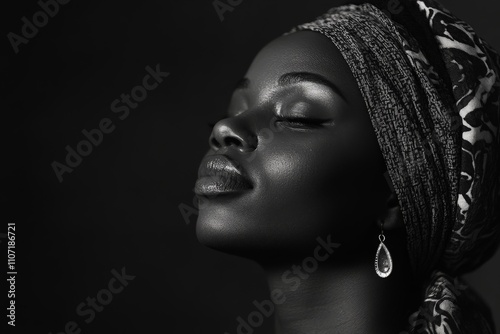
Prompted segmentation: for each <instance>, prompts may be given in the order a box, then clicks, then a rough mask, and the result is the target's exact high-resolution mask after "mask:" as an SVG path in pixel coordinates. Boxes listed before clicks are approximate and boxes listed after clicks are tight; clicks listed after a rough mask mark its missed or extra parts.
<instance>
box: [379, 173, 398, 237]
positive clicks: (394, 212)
mask: <svg viewBox="0 0 500 334" xmlns="http://www.w3.org/2000/svg"><path fill="white" fill-rule="evenodd" d="M384 177H385V180H386V182H387V186H388V188H389V189H390V191H389V193H388V196H387V198H386V201H385V207H384V208H383V210H381V213H380V215H379V217H378V221H377V225H378V226H377V227H378V228H380V224H381V223H383V224H384V230H388V231H390V230H395V229H399V228H404V224H403V215H402V213H401V207H400V206H399V201H398V198H397V196H396V192H395V191H394V186H393V184H392V181H391V179H390V177H389V174H388V173H387V172H386V173H384Z"/></svg>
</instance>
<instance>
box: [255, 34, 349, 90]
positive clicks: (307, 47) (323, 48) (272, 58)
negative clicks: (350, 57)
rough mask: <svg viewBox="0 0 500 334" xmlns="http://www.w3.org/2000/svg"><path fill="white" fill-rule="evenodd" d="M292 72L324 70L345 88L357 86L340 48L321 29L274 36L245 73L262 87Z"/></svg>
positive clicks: (257, 86)
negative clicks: (319, 30) (275, 37)
mask: <svg viewBox="0 0 500 334" xmlns="http://www.w3.org/2000/svg"><path fill="white" fill-rule="evenodd" d="M289 72H311V73H315V74H320V75H322V76H324V77H325V78H326V79H328V80H330V81H332V82H334V83H336V84H337V85H338V86H340V88H341V90H350V89H357V85H356V83H355V81H354V77H353V76H352V73H351V71H350V69H349V67H348V65H347V63H346V62H345V60H344V58H343V57H342V55H341V53H340V51H339V50H338V49H337V47H336V46H335V45H334V44H333V42H332V41H330V39H329V38H328V37H326V36H324V35H322V34H320V33H317V32H313V31H299V32H295V33H292V34H289V35H285V36H281V37H279V38H277V39H275V40H273V41H272V42H270V43H269V44H267V45H266V46H265V47H264V48H263V49H262V50H261V51H260V52H259V53H258V54H257V56H256V57H255V59H254V61H253V62H252V64H251V66H250V68H249V69H248V71H247V73H246V75H245V77H247V78H248V79H250V81H251V86H253V87H252V89H256V90H260V89H264V88H265V87H266V86H269V85H273V84H274V83H275V82H276V81H277V79H278V78H279V77H280V76H281V75H282V74H284V73H289ZM342 86H343V88H344V89H342ZM343 93H347V92H343Z"/></svg>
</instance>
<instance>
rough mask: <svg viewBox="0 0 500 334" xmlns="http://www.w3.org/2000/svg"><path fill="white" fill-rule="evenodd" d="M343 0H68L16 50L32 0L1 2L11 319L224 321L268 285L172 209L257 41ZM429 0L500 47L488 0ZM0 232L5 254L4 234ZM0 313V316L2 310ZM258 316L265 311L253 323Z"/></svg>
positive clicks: (497, 292)
mask: <svg viewBox="0 0 500 334" xmlns="http://www.w3.org/2000/svg"><path fill="white" fill-rule="evenodd" d="M343 2H345V1H335V0H331V1H296V2H293V3H290V2H289V1H284V0H280V1H272V2H271V1H264V0H254V1H250V0H247V1H243V2H242V3H241V4H239V5H237V6H235V7H234V10H233V11H231V12H229V11H228V12H225V13H224V20H223V21H221V20H220V18H219V16H218V15H217V13H216V11H215V9H214V7H213V3H212V1H210V0H207V1H185V2H182V1H151V0H150V1H107V2H100V1H78V0H73V1H71V2H69V3H68V4H65V5H60V8H59V12H58V13H57V14H56V15H55V16H54V17H53V18H50V19H49V22H48V24H47V25H46V26H44V27H42V28H39V32H38V34H37V35H36V36H35V37H33V38H31V39H30V40H29V42H28V43H27V44H26V45H24V44H23V45H20V47H19V52H18V53H17V54H16V53H15V52H14V51H13V48H12V47H11V45H10V43H9V40H8V39H7V37H6V36H7V34H8V33H9V32H14V33H16V34H21V27H22V24H23V23H22V21H21V18H22V17H23V16H26V17H27V18H28V19H29V20H30V21H32V16H33V14H35V13H36V12H37V11H39V10H40V7H39V5H38V4H37V2H36V1H34V0H30V1H16V2H15V3H8V4H7V3H4V4H3V5H2V9H1V10H0V12H1V20H0V22H1V27H2V31H1V33H2V34H3V35H2V36H4V37H2V43H1V46H0V47H1V54H0V56H1V59H0V67H1V68H0V70H1V73H2V74H1V78H2V80H1V85H2V86H1V94H2V98H1V105H2V108H1V109H2V116H3V117H4V118H3V121H2V125H3V127H4V131H3V133H2V139H3V140H2V149H3V150H4V153H3V154H2V156H3V157H4V158H3V159H2V160H3V167H4V168H2V170H3V172H2V187H1V188H2V198H1V200H2V207H4V209H3V210H2V213H3V214H2V227H1V229H0V231H1V232H6V230H7V223H8V222H15V223H16V226H17V230H16V253H17V271H18V276H17V282H16V292H17V293H16V305H17V308H16V325H17V326H16V328H15V330H14V331H12V332H13V333H28V332H29V333H35V331H36V333H49V332H52V333H54V334H55V333H59V332H62V331H63V330H64V326H65V324H66V323H67V322H68V321H76V322H77V323H78V324H79V326H80V328H81V330H82V332H81V333H148V332H154V333H158V332H165V333H210V334H211V333H220V334H223V333H224V332H228V333H231V334H232V333H236V326H237V323H236V318H237V317H238V316H242V317H246V316H247V315H248V314H249V313H250V312H251V311H253V310H254V306H253V305H252V301H253V300H263V299H266V298H268V296H267V290H266V284H265V281H264V277H263V275H262V272H261V269H260V268H259V267H258V266H257V265H256V264H255V263H253V262H250V261H248V260H245V259H241V258H237V257H234V256H230V255H226V254H222V253H219V252H216V251H213V250H210V249H207V248H205V247H203V246H201V245H199V244H198V242H197V241H196V237H195V233H194V227H195V220H196V215H192V216H190V217H189V219H187V220H186V219H184V217H183V216H182V215H181V213H180V210H179V205H180V204H183V205H184V206H185V207H187V206H190V207H193V192H192V188H193V186H194V182H195V179H196V173H197V168H198V164H199V161H200V159H201V157H202V156H203V154H204V153H205V151H206V149H207V148H208V141H207V139H208V135H209V128H208V126H207V124H208V123H209V122H212V121H214V120H216V119H217V118H218V117H219V116H220V115H222V114H223V113H224V112H225V109H226V106H227V103H228V99H229V95H230V92H231V88H232V87H233V84H234V83H235V82H236V81H237V80H238V79H239V78H240V77H241V76H242V75H243V74H244V72H245V70H246V68H247V66H248V65H249V63H250V62H251V60H252V58H253V57H254V56H255V54H256V53H257V52H258V50H259V49H260V48H261V47H262V46H263V45H264V44H265V43H267V42H269V41H270V40H271V39H273V38H275V37H277V36H279V35H280V34H282V33H284V32H286V31H288V30H289V29H290V28H291V27H292V26H294V25H296V24H298V23H303V22H306V21H310V20H312V19H314V18H315V17H316V16H317V15H319V14H321V13H322V12H324V11H325V10H327V9H328V8H330V7H332V6H335V5H338V4H341V3H343ZM442 3H443V4H445V5H446V6H447V7H448V8H449V9H451V10H452V11H453V12H454V13H455V14H456V15H457V16H459V17H461V18H463V19H465V20H466V21H467V22H469V23H470V24H471V25H472V26H473V27H474V28H475V29H476V30H477V31H478V33H479V34H480V35H481V36H482V37H483V38H485V39H486V40H487V41H489V42H490V43H491V44H492V45H493V46H494V47H496V48H497V49H500V29H499V26H498V20H499V18H500V11H499V9H498V4H496V3H495V1H486V0H477V1H474V2H473V3H471V2H470V1H452V0H446V1H444V0H443V1H442ZM492 3H494V5H496V8H493V7H492ZM156 64H160V68H161V70H162V71H165V72H169V73H170V75H169V77H168V78H166V79H165V80H164V81H163V82H162V83H161V84H160V85H159V86H158V88H156V89H155V90H153V91H150V92H148V96H147V98H146V99H145V100H144V101H143V102H141V103H140V104H139V106H138V107H137V108H136V109H133V110H131V112H130V115H129V117H128V118H126V119H123V120H120V119H119V118H118V117H117V116H118V114H115V113H113V112H112V111H111V109H110V104H111V102H112V101H113V100H115V99H117V98H119V97H120V94H122V93H126V94H130V91H131V90H132V88H133V87H135V86H137V85H139V84H141V82H142V79H143V77H144V76H145V75H146V74H147V72H146V70H145V67H146V66H148V65H149V66H151V67H153V68H154V67H155V66H156ZM103 118H110V119H111V120H112V121H113V124H114V125H115V126H116V127H115V130H114V131H113V132H112V133H109V134H105V135H104V137H103V141H102V143H101V144H100V145H99V146H97V147H94V148H93V151H92V153H91V154H90V155H88V156H87V157H84V158H83V161H82V163H81V164H80V165H79V166H77V167H76V168H75V169H74V171H73V172H72V173H70V174H69V173H66V174H64V176H63V182H62V183H60V182H59V181H58V179H57V177H56V176H55V173H54V171H53V169H52V167H51V163H52V162H53V161H59V162H61V163H64V159H65V156H66V150H65V147H66V145H69V146H71V147H73V148H76V145H77V143H78V142H79V141H81V140H83V139H85V138H84V136H83V135H82V133H81V131H82V130H83V129H87V130H91V129H94V128H97V127H98V125H99V122H100V120H101V119H103ZM1 245H2V253H4V254H6V250H5V247H4V246H5V239H2V244H1ZM374 252H375V250H374ZM1 259H4V256H2V257H1ZM2 261H4V260H2ZM495 261H496V262H495ZM499 264H500V256H498V255H497V257H496V259H494V260H493V261H490V262H489V263H488V265H487V266H485V267H484V268H483V269H481V270H480V271H479V272H477V273H475V274H473V275H471V276H469V280H470V281H471V283H473V284H474V285H475V286H476V287H477V288H478V289H479V290H480V291H482V292H483V294H484V296H485V297H486V298H488V300H489V301H490V303H496V306H495V305H493V304H491V305H492V306H495V307H496V309H495V311H494V312H495V315H496V317H497V319H499V315H500V289H499V288H498V284H497V283H496V282H498V279H499V278H500V272H499V269H498V268H499V267H500V265H499ZM123 267H125V270H126V272H127V274H129V275H134V276H135V279H134V280H132V281H131V282H130V283H129V285H128V286H127V287H125V288H124V290H123V291H122V292H121V293H118V294H116V295H114V296H113V300H112V301H111V302H110V303H109V304H108V305H106V306H105V307H104V310H103V311H102V312H98V313H96V317H95V319H94V320H93V321H92V322H90V323H89V324H87V323H85V322H84V318H83V317H81V316H79V315H77V313H76V311H75V310H76V307H77V305H79V304H80V303H82V302H85V300H86V298H87V297H95V296H96V295H97V294H98V292H99V291H100V290H101V289H103V288H106V287H107V286H108V282H109V281H110V279H111V278H112V277H113V275H112V273H111V270H112V269H116V270H117V271H120V270H121V268H123ZM1 275H2V276H1V277H2V282H3V283H2V284H0V287H1V289H2V291H0V295H2V296H5V295H4V294H6V293H7V285H6V284H4V283H5V271H4V270H3V271H2V274H1ZM5 300H6V298H5V297H2V302H5ZM5 305H6V304H2V310H4V311H2V312H5V314H6V311H5V307H6V306H5ZM4 306H5V307H4ZM1 319H2V323H5V322H6V321H7V320H6V317H5V315H4V314H3V313H2V315H1ZM2 325H3V324H2ZM271 329H272V319H267V320H266V321H265V322H264V325H263V326H262V327H260V328H257V329H256V330H255V333H270V330H271ZM11 330H12V328H11Z"/></svg>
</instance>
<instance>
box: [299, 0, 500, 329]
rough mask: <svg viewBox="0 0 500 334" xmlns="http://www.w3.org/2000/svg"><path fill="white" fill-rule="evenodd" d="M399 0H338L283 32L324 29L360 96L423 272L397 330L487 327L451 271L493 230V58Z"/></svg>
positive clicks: (483, 254) (469, 33) (498, 143)
mask: <svg viewBox="0 0 500 334" xmlns="http://www.w3.org/2000/svg"><path fill="white" fill-rule="evenodd" d="M402 5H403V6H404V7H405V8H404V9H405V13H406V14H405V15H407V16H405V17H404V18H398V17H397V16H398V15H394V17H392V18H389V17H388V16H387V15H386V14H385V13H384V12H383V11H382V10H380V9H378V8H377V7H376V6H374V5H372V4H361V5H345V6H341V7H336V8H332V9H330V10H329V11H328V12H327V13H326V14H324V15H322V16H320V17H319V18H318V19H317V20H315V21H314V22H311V23H307V24H303V25H300V26H298V27H296V28H294V29H293V30H292V31H291V32H294V31H299V30H312V31H317V32H319V33H321V34H323V35H325V36H327V37H328V38H329V39H330V40H331V41H332V42H333V43H334V44H335V45H336V47H337V48H338V49H339V50H340V52H341V54H342V55H343V57H344V59H345V60H346V62H347V64H348V65H349V67H350V69H351V71H352V73H353V75H354V77H355V79H356V81H357V83H358V86H359V88H360V91H361V94H362V96H363V98H364V100H365V103H366V106H367V109H368V112H369V114H370V118H371V121H372V124H373V127H374V129H375V133H376V135H377V139H378V143H379V145H380V148H381V150H382V154H383V156H384V159H385V162H386V166H387V172H388V175H389V177H390V179H391V180H392V183H393V186H394V191H395V192H396V195H397V197H398V200H399V204H400V207H401V210H402V214H403V219H404V224H405V227H406V231H407V239H408V240H407V241H408V242H407V244H408V252H409V255H410V259H411V262H412V266H413V269H414V272H415V274H416V275H418V276H420V277H424V278H427V284H428V285H427V288H426V289H425V294H424V299H423V302H422V306H421V308H420V309H419V310H417V311H416V312H415V313H414V314H412V316H411V317H410V320H409V327H408V328H407V329H406V330H407V331H408V332H410V333H475V334H476V333H477V334H482V333H494V329H493V327H492V325H491V324H490V321H491V320H490V319H488V312H487V311H484V310H483V309H482V308H481V306H480V302H479V301H477V300H476V297H475V295H474V294H473V293H472V292H471V291H470V290H469V289H468V288H467V287H466V286H465V285H464V284H463V283H462V282H461V281H460V280H459V279H458V275H461V274H463V273H465V272H468V271H471V270H473V269H475V268H477V267H478V266H480V265H481V264H482V263H484V262H485V261H486V260H488V259H489V258H490V257H491V256H492V255H493V253H494V252H495V250H496V248H497V246H498V244H499V240H500V174H499V172H500V161H499V159H500V158H499V157H500V156H499V154H500V153H499V147H500V136H499V125H500V124H499V123H500V109H499V99H500V81H499V80H500V78H499V74H500V71H499V69H500V58H499V56H498V54H497V53H496V52H495V51H494V50H493V49H492V48H491V47H489V46H488V44H486V43H485V42H484V41H483V40H482V39H481V38H479V37H478V36H477V35H476V34H475V32H474V30H473V29H472V28H471V27H470V26H469V25H468V24H467V23H465V22H463V21H461V20H459V19H457V18H456V17H454V16H453V15H452V14H451V13H450V12H449V11H447V10H446V9H444V8H443V7H442V6H441V5H440V4H438V3H437V2H435V1H433V0H418V1H417V0H411V1H410V0H409V1H405V2H403V3H402ZM408 13H409V14H408ZM408 15H409V16H408ZM405 24H406V26H405Z"/></svg>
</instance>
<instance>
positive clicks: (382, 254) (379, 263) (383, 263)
mask: <svg viewBox="0 0 500 334" xmlns="http://www.w3.org/2000/svg"><path fill="white" fill-rule="evenodd" d="M378 240H380V244H379V245H378V249H377V254H376V255H375V272H376V273H377V275H379V276H380V277H382V278H386V277H387V276H389V275H390V274H391V272H392V258H391V253H389V250H388V249H387V247H386V246H385V244H384V241H385V235H384V223H383V222H382V223H381V224H380V234H379V236H378Z"/></svg>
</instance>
